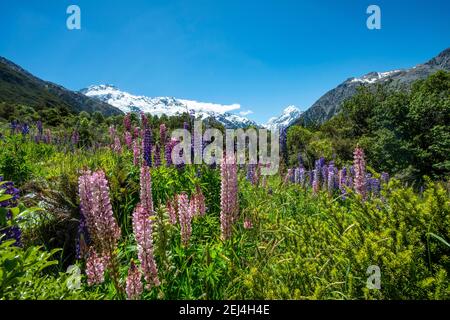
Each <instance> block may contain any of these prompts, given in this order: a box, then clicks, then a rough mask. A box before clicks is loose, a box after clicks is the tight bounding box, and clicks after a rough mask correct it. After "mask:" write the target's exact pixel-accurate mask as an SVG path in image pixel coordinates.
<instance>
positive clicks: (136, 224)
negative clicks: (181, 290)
mask: <svg viewBox="0 0 450 320" xmlns="http://www.w3.org/2000/svg"><path fill="white" fill-rule="evenodd" d="M133 232H134V237H135V239H136V243H137V248H138V258H139V261H140V262H141V269H142V272H143V274H144V278H145V281H146V282H147V288H148V289H151V288H152V286H153V285H155V286H159V285H160V282H159V278H158V268H157V266H156V262H155V257H154V254H153V234H152V223H151V221H150V215H149V213H148V211H147V210H146V209H145V208H144V207H143V206H141V205H138V206H137V207H136V209H135V210H134V213H133Z"/></svg>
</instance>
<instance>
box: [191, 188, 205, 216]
mask: <svg viewBox="0 0 450 320" xmlns="http://www.w3.org/2000/svg"><path fill="white" fill-rule="evenodd" d="M194 198H195V205H196V211H197V214H198V215H199V216H200V217H203V216H204V215H205V213H206V205H205V196H204V195H203V193H202V190H201V189H200V187H198V186H197V192H196V193H195V195H194Z"/></svg>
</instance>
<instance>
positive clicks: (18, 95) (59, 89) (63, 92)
mask: <svg viewBox="0 0 450 320" xmlns="http://www.w3.org/2000/svg"><path fill="white" fill-rule="evenodd" d="M0 102H4V103H11V104H24V105H28V106H30V107H35V108H44V107H57V108H63V109H67V110H68V111H69V112H75V113H79V112H81V111H87V112H94V111H99V112H101V113H103V114H104V115H107V116H109V115H119V114H121V112H120V110H118V109H117V108H115V107H113V106H111V105H108V104H106V103H104V102H99V101H97V100H95V99H91V98H89V97H86V96H84V95H82V94H80V93H79V92H75V91H71V90H69V89H66V88H64V87H63V86H61V85H59V84H55V83H53V82H50V81H45V80H42V79H40V78H38V77H36V76H34V75H33V74H31V73H30V72H29V71H27V70H25V69H24V68H22V67H21V66H19V65H17V64H15V63H14V62H12V61H10V60H8V59H6V58H4V57H0Z"/></svg>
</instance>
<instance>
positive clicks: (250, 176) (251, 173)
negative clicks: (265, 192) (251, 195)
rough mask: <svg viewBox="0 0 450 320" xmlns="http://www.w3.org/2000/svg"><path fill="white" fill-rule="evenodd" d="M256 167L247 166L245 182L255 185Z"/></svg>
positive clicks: (253, 165)
mask: <svg viewBox="0 0 450 320" xmlns="http://www.w3.org/2000/svg"><path fill="white" fill-rule="evenodd" d="M255 171H256V165H255V164H252V163H250V164H248V165H247V175H246V179H247V181H249V182H250V183H251V184H253V185H255V184H256V172H255Z"/></svg>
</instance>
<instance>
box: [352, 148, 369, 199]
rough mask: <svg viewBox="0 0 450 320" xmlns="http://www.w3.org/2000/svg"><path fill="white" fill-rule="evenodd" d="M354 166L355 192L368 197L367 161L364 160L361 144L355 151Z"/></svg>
mask: <svg viewBox="0 0 450 320" xmlns="http://www.w3.org/2000/svg"><path fill="white" fill-rule="evenodd" d="M353 159H354V160H353V168H354V170H355V179H354V181H353V183H354V188H355V192H356V193H357V194H360V195H361V196H362V197H363V199H364V198H365V197H366V161H365V160H364V150H363V149H361V148H360V147H359V146H358V147H356V149H355V151H354V152H353Z"/></svg>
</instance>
